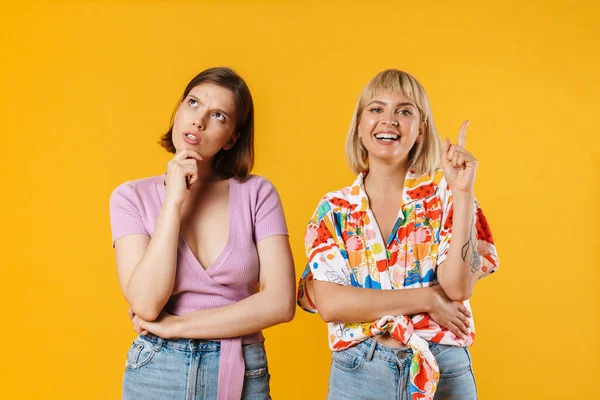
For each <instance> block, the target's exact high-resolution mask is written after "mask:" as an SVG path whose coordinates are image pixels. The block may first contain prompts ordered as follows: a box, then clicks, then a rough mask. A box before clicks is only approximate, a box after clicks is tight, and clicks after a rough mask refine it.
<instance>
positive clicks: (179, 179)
mask: <svg viewBox="0 0 600 400" xmlns="http://www.w3.org/2000/svg"><path fill="white" fill-rule="evenodd" d="M198 161H202V157H200V154H198V153H196V152H195V151H193V150H182V151H180V152H179V153H177V155H175V157H173V159H171V161H169V163H168V164H167V174H166V176H165V185H166V186H167V194H166V197H165V202H172V203H174V204H178V205H182V204H183V202H184V201H185V196H186V194H187V191H188V190H189V189H190V188H191V187H192V185H193V184H194V182H196V181H197V180H198V164H197V163H198Z"/></svg>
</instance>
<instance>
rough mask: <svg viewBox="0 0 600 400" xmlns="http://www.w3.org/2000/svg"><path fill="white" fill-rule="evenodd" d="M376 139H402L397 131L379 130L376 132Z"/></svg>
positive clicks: (389, 140)
mask: <svg viewBox="0 0 600 400" xmlns="http://www.w3.org/2000/svg"><path fill="white" fill-rule="evenodd" d="M375 139H377V140H379V141H382V142H395V141H396V140H399V139H400V135H399V134H398V133H396V132H379V133H376V134H375Z"/></svg>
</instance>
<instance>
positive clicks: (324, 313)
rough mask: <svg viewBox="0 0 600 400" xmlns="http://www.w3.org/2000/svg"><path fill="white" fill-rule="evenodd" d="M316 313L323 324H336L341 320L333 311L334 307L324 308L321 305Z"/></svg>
mask: <svg viewBox="0 0 600 400" xmlns="http://www.w3.org/2000/svg"><path fill="white" fill-rule="evenodd" d="M318 312H319V316H320V317H321V319H322V320H323V321H324V322H327V323H330V322H338V321H340V320H341V319H340V318H339V315H338V313H337V312H336V310H335V309H334V307H331V306H324V305H323V304H321V305H320V306H319V307H318Z"/></svg>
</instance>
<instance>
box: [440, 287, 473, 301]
mask: <svg viewBox="0 0 600 400" xmlns="http://www.w3.org/2000/svg"><path fill="white" fill-rule="evenodd" d="M444 292H446V296H448V298H449V299H450V300H452V301H458V302H460V301H465V300H469V299H470V298H471V296H472V295H473V287H472V286H464V287H457V286H454V287H451V288H448V289H446V288H444Z"/></svg>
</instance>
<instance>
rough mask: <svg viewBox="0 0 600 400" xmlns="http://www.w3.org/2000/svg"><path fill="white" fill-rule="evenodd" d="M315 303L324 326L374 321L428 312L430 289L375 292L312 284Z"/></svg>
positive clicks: (348, 287)
mask: <svg viewBox="0 0 600 400" xmlns="http://www.w3.org/2000/svg"><path fill="white" fill-rule="evenodd" d="M313 284H314V296H315V303H316V304H317V308H318V310H319V314H320V315H321V318H323V320H325V321H326V322H363V321H374V320H376V319H378V318H381V317H383V316H385V315H395V316H396V315H410V314H417V313H421V312H429V310H430V309H431V307H432V304H433V299H434V297H433V296H434V289H433V288H419V289H407V290H376V289H364V288H357V287H352V286H341V285H338V284H336V283H330V282H322V281H313Z"/></svg>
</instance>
